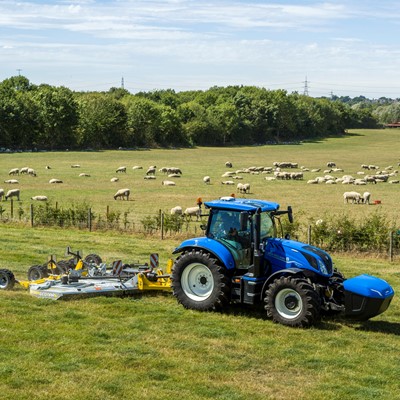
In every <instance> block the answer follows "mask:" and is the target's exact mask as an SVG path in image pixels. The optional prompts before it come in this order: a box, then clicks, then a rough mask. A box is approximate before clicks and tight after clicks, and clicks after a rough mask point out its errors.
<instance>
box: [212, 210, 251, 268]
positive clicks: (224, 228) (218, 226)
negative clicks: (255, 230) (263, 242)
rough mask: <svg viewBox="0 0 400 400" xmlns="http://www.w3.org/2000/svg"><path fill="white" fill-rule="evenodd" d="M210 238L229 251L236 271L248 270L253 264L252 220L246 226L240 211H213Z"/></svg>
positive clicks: (247, 221)
mask: <svg viewBox="0 0 400 400" xmlns="http://www.w3.org/2000/svg"><path fill="white" fill-rule="evenodd" d="M207 236H208V237H210V238H212V239H215V240H218V241H219V242H220V243H222V244H223V245H224V246H225V247H227V248H228V249H229V251H230V252H231V254H232V256H233V258H234V259H235V262H236V269H248V268H249V266H250V262H251V254H252V251H251V220H250V219H247V220H246V223H245V224H244V223H243V221H242V220H241V216H240V212H239V211H230V210H213V213H212V220H211V221H210V225H209V230H208V234H207Z"/></svg>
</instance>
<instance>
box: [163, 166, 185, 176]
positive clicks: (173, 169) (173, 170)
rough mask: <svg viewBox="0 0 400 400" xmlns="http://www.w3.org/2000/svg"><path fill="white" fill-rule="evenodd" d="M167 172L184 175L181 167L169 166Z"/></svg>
mask: <svg viewBox="0 0 400 400" xmlns="http://www.w3.org/2000/svg"><path fill="white" fill-rule="evenodd" d="M167 174H179V175H182V171H181V169H180V168H176V167H169V168H167Z"/></svg>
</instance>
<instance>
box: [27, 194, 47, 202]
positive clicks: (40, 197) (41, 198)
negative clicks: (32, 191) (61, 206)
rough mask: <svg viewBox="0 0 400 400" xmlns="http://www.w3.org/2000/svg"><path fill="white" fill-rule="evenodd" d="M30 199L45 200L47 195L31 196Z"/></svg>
mask: <svg viewBox="0 0 400 400" xmlns="http://www.w3.org/2000/svg"><path fill="white" fill-rule="evenodd" d="M31 200H35V201H47V200H48V199H47V196H40V195H39V196H33V197H31Z"/></svg>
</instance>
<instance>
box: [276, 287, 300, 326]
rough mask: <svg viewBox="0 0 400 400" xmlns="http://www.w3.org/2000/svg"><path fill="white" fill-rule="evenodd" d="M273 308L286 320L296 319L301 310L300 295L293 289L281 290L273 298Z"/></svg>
mask: <svg viewBox="0 0 400 400" xmlns="http://www.w3.org/2000/svg"><path fill="white" fill-rule="evenodd" d="M275 307H276V310H277V311H278V313H279V314H280V315H281V316H282V317H284V318H286V319H294V318H297V317H298V316H299V315H300V313H301V311H302V310H303V302H302V300H301V297H300V295H299V294H298V293H297V292H296V291H295V290H293V289H289V288H287V289H283V290H281V291H280V292H279V293H278V294H277V295H276V298H275Z"/></svg>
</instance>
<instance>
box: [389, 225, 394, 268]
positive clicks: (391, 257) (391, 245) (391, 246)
mask: <svg viewBox="0 0 400 400" xmlns="http://www.w3.org/2000/svg"><path fill="white" fill-rule="evenodd" d="M389 258H390V261H391V262H392V261H393V232H392V231H391V232H390V234H389Z"/></svg>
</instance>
